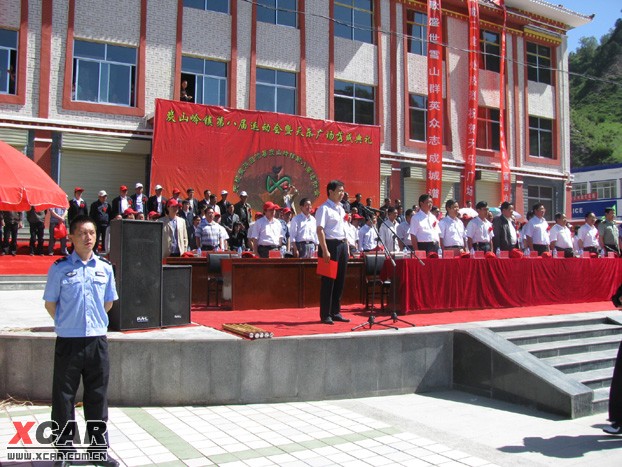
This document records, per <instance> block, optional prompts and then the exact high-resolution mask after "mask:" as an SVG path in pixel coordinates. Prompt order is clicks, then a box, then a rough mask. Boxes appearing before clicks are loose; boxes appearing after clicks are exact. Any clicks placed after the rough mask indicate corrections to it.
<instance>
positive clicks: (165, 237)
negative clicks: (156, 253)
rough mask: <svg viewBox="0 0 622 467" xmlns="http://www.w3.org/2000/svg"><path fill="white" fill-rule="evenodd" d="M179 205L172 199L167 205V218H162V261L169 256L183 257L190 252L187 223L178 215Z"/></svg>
mask: <svg viewBox="0 0 622 467" xmlns="http://www.w3.org/2000/svg"><path fill="white" fill-rule="evenodd" d="M178 210H179V203H178V202H177V200H175V199H171V200H169V201H168V202H167V203H166V216H165V217H164V218H162V223H163V224H164V228H163V229H162V259H164V258H166V257H167V256H181V255H183V254H184V253H185V252H186V251H187V250H188V230H187V229H186V222H185V221H184V219H183V218H182V217H179V216H178V215H177V211H178Z"/></svg>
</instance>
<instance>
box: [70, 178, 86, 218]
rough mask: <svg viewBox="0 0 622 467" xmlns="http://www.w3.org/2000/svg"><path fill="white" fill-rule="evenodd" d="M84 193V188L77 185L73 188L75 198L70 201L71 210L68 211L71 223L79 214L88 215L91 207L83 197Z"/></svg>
mask: <svg viewBox="0 0 622 467" xmlns="http://www.w3.org/2000/svg"><path fill="white" fill-rule="evenodd" d="M82 193H84V188H82V187H79V186H77V187H75V188H74V189H73V199H72V200H71V201H69V210H68V211H67V220H68V221H69V223H71V221H72V220H73V219H74V218H76V217H77V216H88V215H89V208H88V207H87V206H86V201H84V199H82Z"/></svg>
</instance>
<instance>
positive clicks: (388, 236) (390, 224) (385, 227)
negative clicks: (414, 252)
mask: <svg viewBox="0 0 622 467" xmlns="http://www.w3.org/2000/svg"><path fill="white" fill-rule="evenodd" d="M396 219H397V209H395V207H394V206H389V207H388V208H387V218H386V219H385V220H384V221H383V222H382V224H381V225H380V230H379V234H380V240H382V244H383V245H384V249H385V250H386V251H388V252H389V253H395V252H396V251H401V248H400V247H401V246H403V243H401V242H400V240H399V238H398V236H397V231H396V229H397V226H398V223H397V220H396Z"/></svg>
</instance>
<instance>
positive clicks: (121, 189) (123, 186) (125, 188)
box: [119, 185, 127, 191]
mask: <svg viewBox="0 0 622 467" xmlns="http://www.w3.org/2000/svg"><path fill="white" fill-rule="evenodd" d="M119 191H127V187H126V186H125V185H121V186H120V187H119Z"/></svg>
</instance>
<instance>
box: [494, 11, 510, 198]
mask: <svg viewBox="0 0 622 467" xmlns="http://www.w3.org/2000/svg"><path fill="white" fill-rule="evenodd" d="M493 1H494V3H495V4H497V5H498V6H499V7H501V9H502V10H503V31H502V32H501V58H500V63H499V153H500V158H501V201H502V202H503V201H510V198H511V197H512V177H511V173H510V164H509V161H508V151H507V146H506V144H505V54H506V44H505V31H506V26H507V16H508V15H507V10H506V8H505V0H493Z"/></svg>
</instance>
